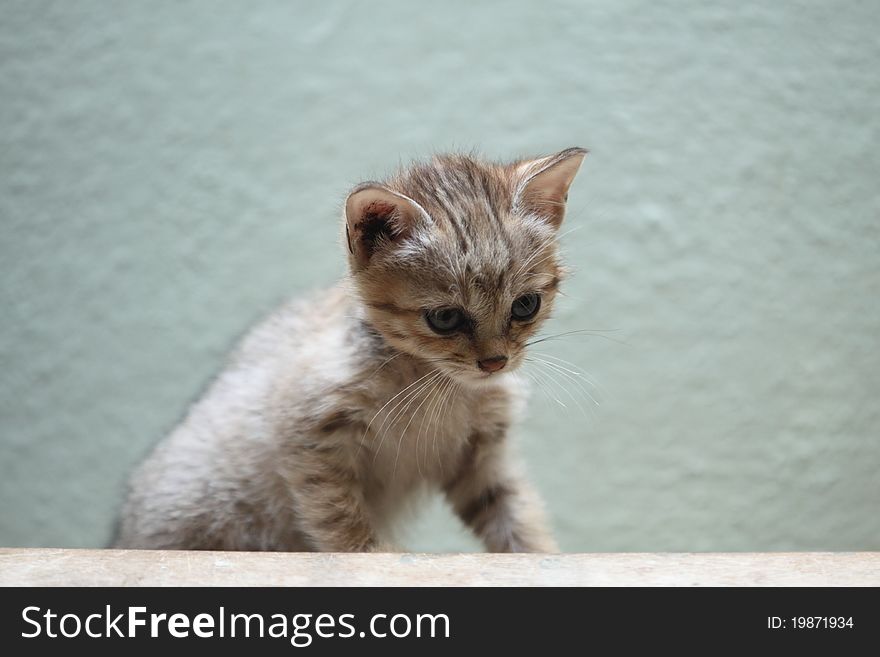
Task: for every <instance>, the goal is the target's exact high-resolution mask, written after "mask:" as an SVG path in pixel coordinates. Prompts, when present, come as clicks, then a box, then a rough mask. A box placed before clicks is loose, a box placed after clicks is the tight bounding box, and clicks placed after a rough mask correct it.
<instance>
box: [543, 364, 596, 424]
mask: <svg viewBox="0 0 880 657" xmlns="http://www.w3.org/2000/svg"><path fill="white" fill-rule="evenodd" d="M537 372H541V374H542V375H543V376H545V377H546V378H547V380H548V381H549V382H550V384H551V386H556V387H557V388H559V389H561V390H562V391H563V392H564V393H565V394H566V395H568V398H569V399H571V401H573V402H574V404H575V405H576V406H577V407H578V408H580V410H581V413H582V414H583V415H584V417H586V411H585V410H584V407H583V406H581V404H580V402H579V401H578V400H577V398H576V397H575V396H574V395H572V394H571V391H570V390H569V389H568V388H567V387H566V386H565V385H564V384H563V383H562V382H560V381H559V380H558V379H557V377H556V373H555V372H554V371H553V370H549V371H544V370H540V369H539V370H536V373H537ZM565 408H566V409H568V406H567V405H566V406H565Z"/></svg>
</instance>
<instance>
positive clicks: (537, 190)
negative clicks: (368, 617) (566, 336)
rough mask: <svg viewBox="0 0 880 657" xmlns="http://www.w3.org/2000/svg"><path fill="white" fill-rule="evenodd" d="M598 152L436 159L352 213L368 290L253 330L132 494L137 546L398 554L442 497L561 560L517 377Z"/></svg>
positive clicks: (296, 307) (488, 530)
mask: <svg viewBox="0 0 880 657" xmlns="http://www.w3.org/2000/svg"><path fill="white" fill-rule="evenodd" d="M585 154H586V151H585V150H584V149H581V148H570V149H568V150H565V151H562V152H561V153H558V154H556V155H551V156H549V157H544V158H540V159H535V160H523V161H518V162H514V163H512V164H505V165H500V164H490V163H486V162H482V161H479V160H476V159H474V158H472V157H468V156H464V155H445V156H437V157H435V158H433V159H432V160H431V161H430V162H428V163H419V164H415V165H413V166H411V167H410V168H407V169H405V170H402V171H401V172H399V173H398V174H397V175H396V176H394V177H393V178H391V179H390V180H388V181H387V182H385V183H377V182H368V183H364V184H362V185H359V186H358V187H356V188H355V189H354V190H353V191H352V192H351V194H350V195H349V197H348V199H347V201H346V203H345V221H344V244H345V246H346V248H347V251H348V260H349V265H350V276H349V278H348V279H347V280H345V281H344V282H343V283H341V284H340V285H338V286H337V287H336V288H334V289H332V290H331V291H329V292H325V293H322V294H320V295H319V296H316V297H314V298H312V299H310V300H308V301H299V302H295V303H290V304H288V305H286V306H284V307H282V308H281V309H280V310H278V311H277V312H276V313H275V314H274V315H272V316H271V317H269V319H268V320H267V321H265V323H263V324H262V325H260V326H258V327H257V328H255V329H254V330H253V331H252V332H251V333H250V334H249V335H248V336H247V337H246V338H245V340H244V341H243V343H242V344H241V345H240V347H239V348H238V349H237V351H236V352H235V354H234V355H233V357H232V359H231V361H230V363H229V365H228V366H227V368H226V370H225V371H224V372H223V373H222V374H221V375H220V376H219V378H218V379H217V380H216V381H215V382H214V384H213V385H212V386H211V388H210V389H209V390H208V392H207V393H206V394H205V396H204V397H203V398H202V399H201V400H200V401H198V402H197V403H196V404H194V405H193V407H192V408H191V409H190V411H189V413H188V415H187V417H186V418H185V419H184V420H183V422H182V423H181V424H180V425H179V426H178V427H177V428H176V429H175V430H174V431H173V432H172V433H171V434H170V435H169V436H168V437H167V438H166V439H165V440H164V441H162V442H161V443H160V444H159V445H158V446H157V447H156V449H155V450H154V451H153V453H152V454H151V455H150V456H149V457H148V458H147V460H146V461H145V462H144V463H143V464H142V465H141V466H140V468H139V469H138V470H137V472H136V474H135V475H134V476H133V478H132V480H131V483H130V492H129V496H128V500H127V502H126V504H125V508H124V511H123V514H122V519H121V523H120V531H119V535H118V538H117V541H116V545H117V546H118V547H125V548H171V549H175V548H179V549H217V550H283V551H303V550H319V551H339V552H345V551H389V550H393V549H394V547H393V543H392V539H391V537H392V529H393V522H394V519H395V517H396V516H397V515H398V512H399V511H400V510H401V509H402V508H403V507H404V506H405V501H406V500H407V499H409V498H411V497H412V495H413V494H414V493H416V492H417V491H419V490H420V489H423V488H426V487H432V488H434V489H438V490H440V491H442V492H443V493H444V494H445V496H446V498H447V499H448V501H449V502H450V504H451V505H452V507H453V509H454V510H455V512H456V513H457V514H458V516H459V517H460V518H461V519H462V521H463V522H464V523H465V524H467V525H468V526H469V527H470V528H471V529H472V530H473V531H474V532H475V533H476V534H477V536H479V537H480V539H482V541H483V543H484V544H485V546H486V548H487V549H488V550H490V551H497V552H550V551H555V550H556V549H557V548H556V544H555V543H554V541H553V539H552V537H551V535H550V534H549V533H548V530H547V528H546V526H545V522H544V519H543V515H542V510H541V503H540V500H539V499H538V497H537V496H536V494H535V493H534V491H533V490H532V488H531V487H530V486H529V484H528V483H527V481H525V480H524V478H523V476H522V474H521V472H520V469H519V467H518V466H517V464H516V463H515V461H514V459H513V458H512V455H511V454H510V450H509V446H508V444H507V441H506V435H507V431H508V426H509V424H510V422H511V418H512V411H513V407H514V403H515V400H516V399H517V395H518V392H517V390H518V385H517V382H518V378H517V377H515V376H511V375H510V373H511V372H512V371H513V370H515V369H516V368H517V367H518V366H519V365H520V364H521V363H522V361H523V358H524V356H525V343H526V342H527V341H528V339H529V338H530V337H532V336H534V334H535V332H536V331H537V329H538V328H539V327H540V325H541V324H542V323H543V322H544V320H545V319H546V318H547V317H548V315H549V314H550V312H551V309H552V307H553V299H554V296H555V294H556V291H557V287H558V286H559V282H560V278H561V268H560V264H559V261H558V255H557V244H556V237H557V229H558V228H559V225H560V223H561V221H562V218H563V214H564V211H565V201H566V200H567V194H568V188H569V185H570V184H571V182H572V179H573V178H574V176H575V174H576V173H577V170H578V168H579V167H580V164H581V161H582V160H583V158H584V156H585Z"/></svg>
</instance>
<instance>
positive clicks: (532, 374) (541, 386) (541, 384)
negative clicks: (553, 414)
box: [523, 370, 568, 408]
mask: <svg viewBox="0 0 880 657" xmlns="http://www.w3.org/2000/svg"><path fill="white" fill-rule="evenodd" d="M523 373H524V374H526V375H528V376H529V377H530V378H531V379H532V381H534V382H535V383H536V384H537V386H538V388H539V389H540V390H541V392H543V393H544V394H545V395H546V396H547V398H548V399H551V400H553V401H555V402H556V403H557V404H559V405H560V406H562V408H568V407H567V406H566V405H565V404H563V403H562V401H561V400H560V399H559V398H558V397H556V395H554V394H553V393H552V392H551V391H550V390H549V388H547V385H546V383H544V382H542V380H541V379H539V378H538V376H537V374H536V372H528V371H526V370H523Z"/></svg>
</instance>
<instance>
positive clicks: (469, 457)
mask: <svg viewBox="0 0 880 657" xmlns="http://www.w3.org/2000/svg"><path fill="white" fill-rule="evenodd" d="M503 437H504V436H503V435H494V436H492V435H486V434H483V433H475V434H473V435H472V436H471V437H470V439H469V442H468V446H467V447H466V448H465V452H464V454H463V455H462V459H461V462H460V465H459V468H458V470H457V472H455V473H454V475H453V476H452V477H451V478H450V479H449V480H448V481H447V482H446V484H445V485H444V492H445V493H446V496H447V498H448V499H449V501H450V502H451V503H452V506H453V508H454V509H455V512H456V513H457V514H458V516H459V517H460V518H461V519H462V521H463V522H464V523H465V524H466V525H468V526H469V527H470V528H471V529H472V530H473V532H474V533H475V534H476V535H477V536H478V537H479V538H480V539H481V540H482V541H483V543H484V544H485V545H486V548H487V549H488V550H489V551H490V552H557V551H558V550H559V548H558V547H557V546H556V542H555V541H554V540H553V537H552V536H551V535H550V532H549V531H548V529H547V526H546V521H545V519H544V514H543V508H542V504H541V500H540V498H539V497H538V495H537V493H536V492H535V490H534V489H533V488H532V487H531V485H530V484H529V482H528V481H527V480H526V479H525V478H524V477H523V476H522V475H521V474H520V473H518V472H517V471H516V469H515V468H514V467H513V466H511V465H510V464H509V463H508V462H507V460H506V458H505V453H504V445H503Z"/></svg>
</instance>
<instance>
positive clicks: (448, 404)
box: [433, 379, 461, 478]
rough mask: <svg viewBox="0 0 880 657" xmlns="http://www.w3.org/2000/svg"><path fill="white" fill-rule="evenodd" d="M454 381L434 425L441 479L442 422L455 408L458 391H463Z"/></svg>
mask: <svg viewBox="0 0 880 657" xmlns="http://www.w3.org/2000/svg"><path fill="white" fill-rule="evenodd" d="M450 381H452V385H451V386H449V389H448V391H447V392H446V394H445V396H444V398H443V402H442V404H441V407H440V413H439V414H438V416H437V423H436V424H435V425H434V440H433V449H434V456H435V457H436V459H437V466H438V467H439V469H440V477H441V478H442V477H443V459H441V458H440V452H439V451H438V450H437V434H438V433H439V430H440V420H442V419H443V415H444V413H446V411H447V410H451V409H452V408H453V407H454V406H455V398H456V397H457V396H458V391H459V390H460V389H461V386H460V385H458V383H457V382H456V381H455V380H454V379H450Z"/></svg>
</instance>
